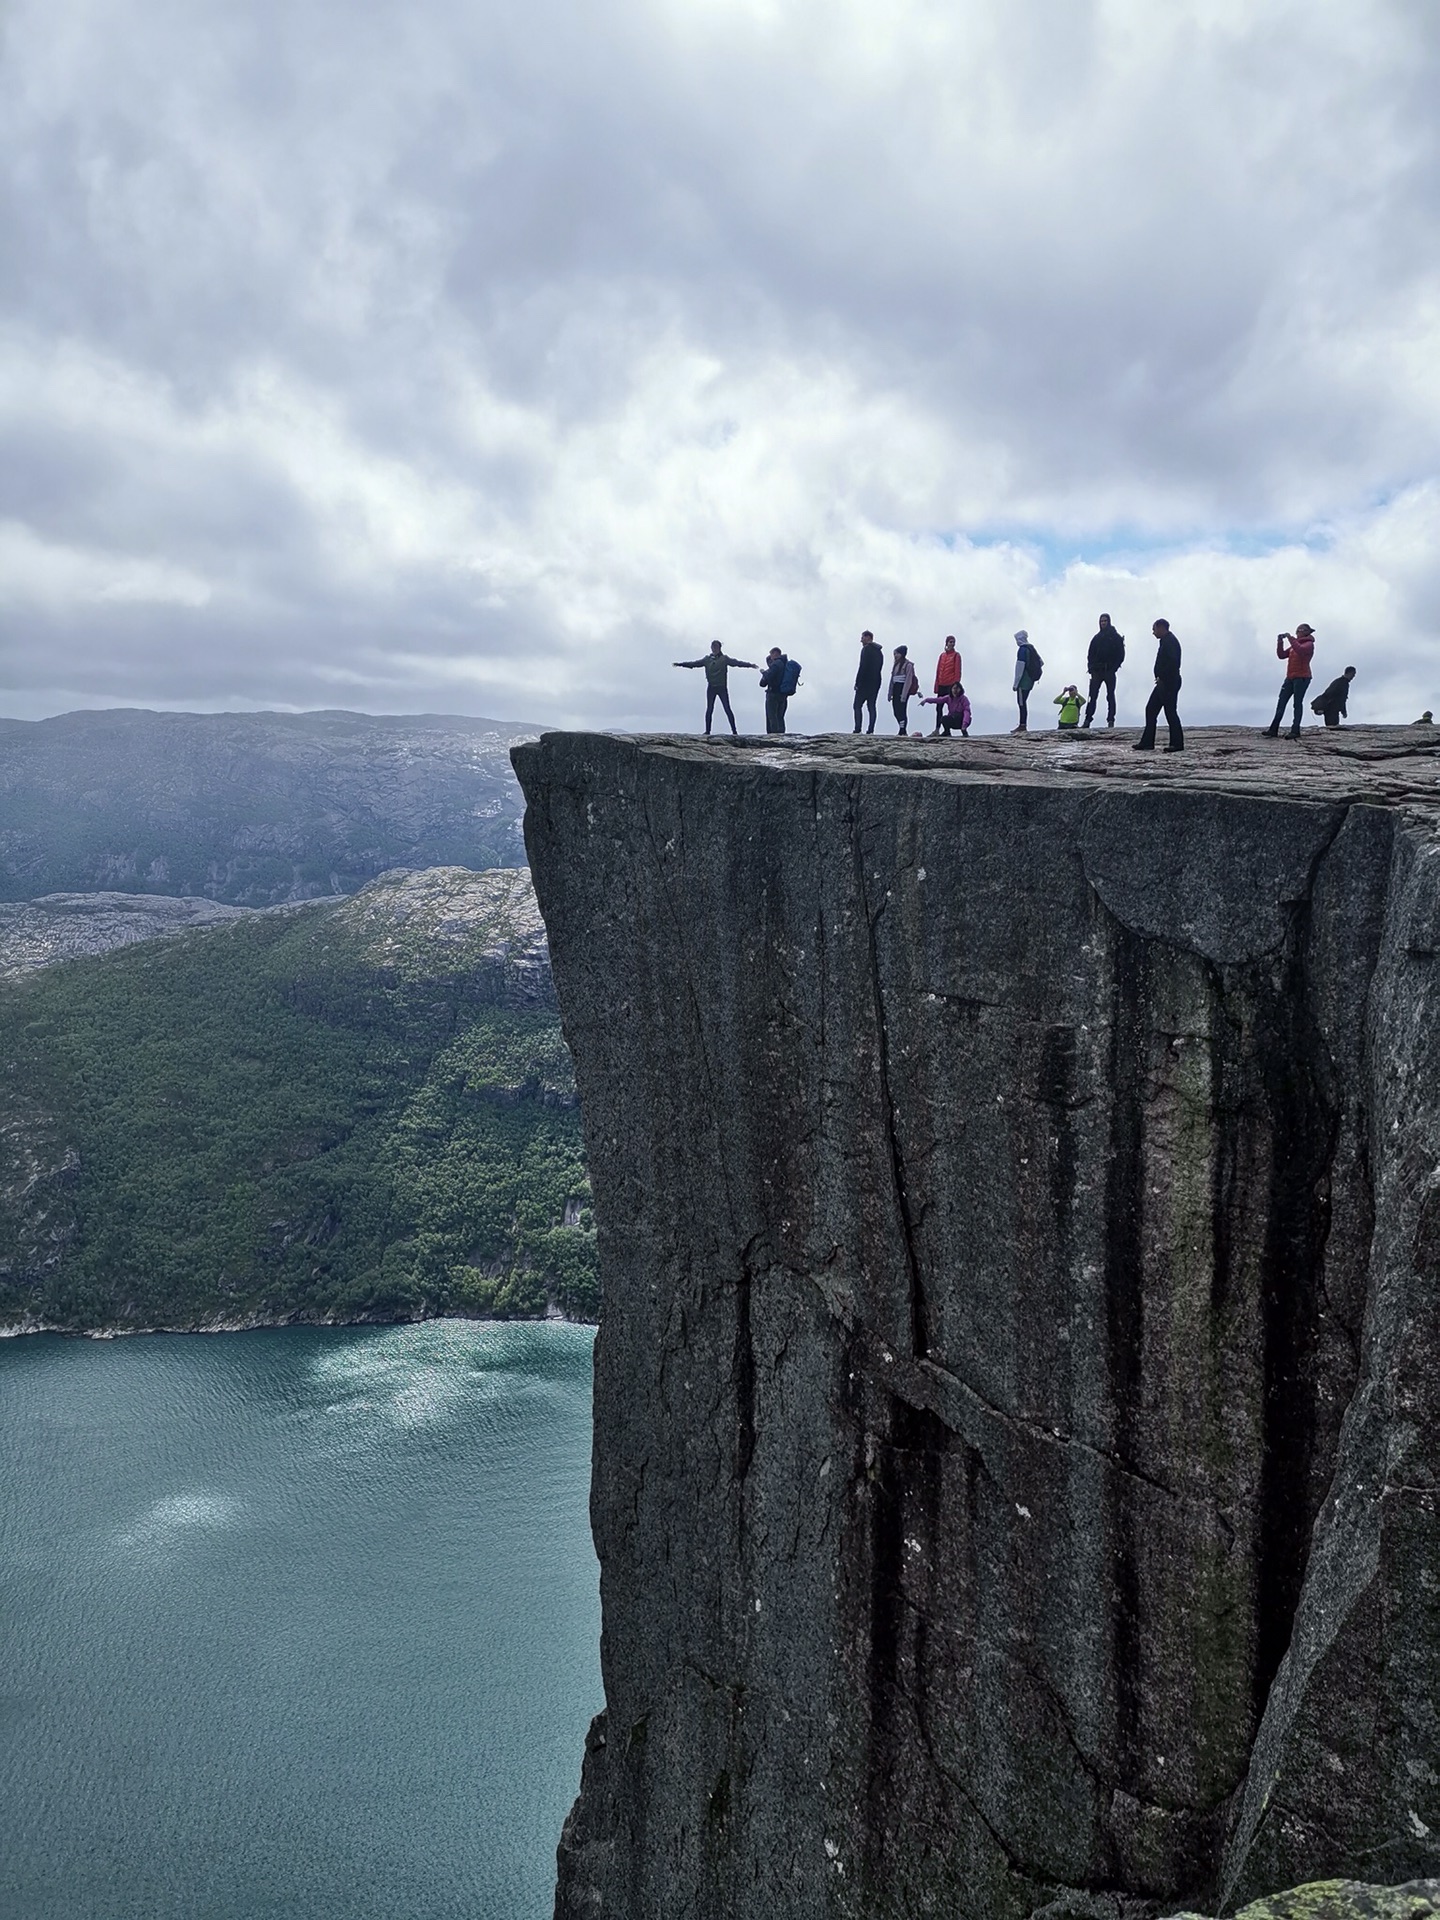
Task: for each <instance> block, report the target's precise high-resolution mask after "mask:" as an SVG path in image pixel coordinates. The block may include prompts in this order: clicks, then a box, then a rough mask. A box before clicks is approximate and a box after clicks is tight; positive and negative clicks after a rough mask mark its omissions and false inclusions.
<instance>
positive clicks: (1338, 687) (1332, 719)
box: [1310, 667, 1355, 727]
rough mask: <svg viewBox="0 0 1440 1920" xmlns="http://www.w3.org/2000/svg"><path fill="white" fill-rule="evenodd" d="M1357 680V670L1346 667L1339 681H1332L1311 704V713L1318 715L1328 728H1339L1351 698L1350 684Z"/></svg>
mask: <svg viewBox="0 0 1440 1920" xmlns="http://www.w3.org/2000/svg"><path fill="white" fill-rule="evenodd" d="M1354 678H1355V669H1354V668H1353V667H1346V669H1345V671H1344V672H1343V673H1342V674H1341V675H1340V677H1339V679H1338V680H1332V681H1331V682H1330V684H1329V686H1328V687H1326V689H1325V691H1324V692H1323V693H1320V694H1317V695H1316V696H1315V698H1314V699H1313V700H1312V701H1311V702H1310V711H1311V712H1312V713H1318V714H1319V715H1320V718H1321V719H1322V720H1323V721H1324V722H1325V724H1326V726H1327V727H1338V726H1339V724H1340V716H1341V714H1343V713H1344V712H1345V703H1346V701H1347V700H1348V699H1349V698H1350V682H1351V681H1352V680H1353V679H1354Z"/></svg>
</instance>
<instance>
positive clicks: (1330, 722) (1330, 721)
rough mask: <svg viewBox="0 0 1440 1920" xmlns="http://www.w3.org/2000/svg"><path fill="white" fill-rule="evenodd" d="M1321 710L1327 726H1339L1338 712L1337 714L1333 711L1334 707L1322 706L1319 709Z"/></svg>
mask: <svg viewBox="0 0 1440 1920" xmlns="http://www.w3.org/2000/svg"><path fill="white" fill-rule="evenodd" d="M1321 711H1322V713H1323V715H1324V718H1325V724H1326V726H1327V727H1338V726H1339V724H1340V716H1339V714H1338V713H1336V711H1335V709H1334V708H1333V707H1324V708H1322V709H1321Z"/></svg>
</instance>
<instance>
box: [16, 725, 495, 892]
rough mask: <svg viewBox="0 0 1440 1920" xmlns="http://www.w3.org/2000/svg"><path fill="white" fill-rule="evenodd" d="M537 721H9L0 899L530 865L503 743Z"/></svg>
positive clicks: (351, 885) (341, 880) (331, 883)
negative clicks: (422, 869)
mask: <svg viewBox="0 0 1440 1920" xmlns="http://www.w3.org/2000/svg"><path fill="white" fill-rule="evenodd" d="M529 731H530V730H529V729H527V728H525V727H522V726H515V725H511V724H508V723H505V722H501V721H497V720H478V719H467V718H464V717H462V716H459V715H453V714H448V715H447V714H398V715H393V714H392V715H374V714H364V713H338V712H337V713H147V712H144V711H141V710H139V709H134V708H116V709H113V710H111V711H109V712H102V713H63V714H59V715H57V716H56V717H55V718H54V719H50V720H36V721H25V720H7V719H0V900H34V899H38V898H39V897H40V896H41V895H44V894H53V893H95V892H98V891H112V892H123V893H144V894H179V895H185V894H192V895H196V896H200V897H203V898H206V899H210V900H219V901H225V902H227V903H229V904H230V905H233V906H246V907H265V906H272V905H274V904H275V903H276V902H279V901H285V900H307V899H315V898H318V897H320V896H322V895H325V894H335V893H353V892H354V891H355V890H356V889H357V888H358V887H361V886H363V885H364V884H365V883H366V882H367V881H368V880H371V879H373V878H374V877H375V876H376V875H377V874H379V873H382V872H384V871H386V870H387V869H388V868H392V867H435V866H449V865H456V866H465V867H477V868H484V867H514V866H520V865H523V863H524V858H525V854H524V848H523V845H522V842H521V837H520V813H521V801H520V791H519V788H518V787H517V786H516V784H515V776H514V774H513V773H512V772H511V769H510V758H509V749H510V747H511V745H512V744H513V743H514V742H515V741H516V740H520V739H524V738H526V737H527V735H528V733H529Z"/></svg>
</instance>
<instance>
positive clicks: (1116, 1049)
mask: <svg viewBox="0 0 1440 1920" xmlns="http://www.w3.org/2000/svg"><path fill="white" fill-rule="evenodd" d="M1112 925H1113V928H1114V985H1113V989H1112V1001H1111V1018H1110V1085H1111V1088H1112V1105H1111V1110H1110V1140H1109V1149H1110V1154H1109V1166H1108V1168H1107V1170H1106V1176H1105V1336H1106V1341H1105V1345H1106V1362H1107V1366H1108V1371H1109V1376H1110V1404H1111V1407H1112V1409H1113V1420H1114V1431H1113V1437H1112V1445H1113V1450H1114V1452H1115V1455H1116V1457H1117V1458H1118V1459H1119V1460H1120V1461H1121V1463H1122V1464H1123V1465H1124V1466H1126V1467H1129V1466H1130V1465H1131V1463H1132V1462H1133V1460H1134V1458H1135V1453H1136V1437H1137V1436H1136V1427H1137V1420H1138V1411H1139V1400H1140V1366H1141V1355H1142V1342H1143V1334H1144V1303H1145V1295H1144V1254H1143V1231H1142V1229H1143V1217H1144V1175H1143V1162H1144V1096H1145V1033H1146V1023H1145V1019H1144V1007H1145V1002H1146V999H1147V997H1148V987H1149V965H1150V955H1149V943H1148V942H1147V941H1146V940H1144V939H1143V938H1141V937H1140V936H1139V935H1137V934H1134V933H1132V932H1131V931H1130V930H1129V928H1127V927H1125V926H1123V925H1122V924H1121V923H1120V922H1119V921H1113V922H1112ZM1109 1497H1110V1499H1111V1500H1112V1501H1113V1503H1114V1520H1115V1524H1114V1528H1113V1531H1112V1534H1111V1539H1112V1564H1111V1583H1112V1588H1113V1591H1114V1595H1115V1612H1114V1628H1113V1633H1114V1640H1113V1654H1112V1659H1113V1663H1114V1665H1113V1671H1114V1688H1115V1742H1114V1749H1113V1751H1114V1756H1115V1774H1116V1777H1117V1778H1119V1779H1121V1780H1129V1779H1133V1778H1135V1777H1136V1775H1137V1774H1138V1772H1139V1768H1140V1705H1141V1703H1140V1576H1139V1541H1138V1537H1137V1533H1138V1527H1139V1524H1140V1522H1139V1515H1138V1513H1137V1511H1136V1506H1135V1501H1134V1499H1133V1497H1132V1495H1131V1492H1130V1489H1129V1488H1128V1486H1127V1485H1126V1481H1125V1476H1124V1475H1123V1474H1116V1475H1113V1476H1112V1477H1111V1490H1110V1495H1109Z"/></svg>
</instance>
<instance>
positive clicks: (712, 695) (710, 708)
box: [705, 687, 739, 733]
mask: <svg viewBox="0 0 1440 1920" xmlns="http://www.w3.org/2000/svg"><path fill="white" fill-rule="evenodd" d="M717 700H718V701H719V702H720V704H721V706H722V707H723V708H724V709H725V718H726V719H727V720H728V721H729V722H730V731H731V732H732V733H737V732H738V731H739V729H738V728H737V726H736V725H735V716H734V714H733V713H732V712H731V711H730V696H729V694H728V693H727V692H726V691H725V689H724V687H711V688H709V689H708V690H707V692H706V695H705V731H706V732H707V733H708V732H709V731H710V716H711V714H712V713H714V711H715V702H716V701H717Z"/></svg>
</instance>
